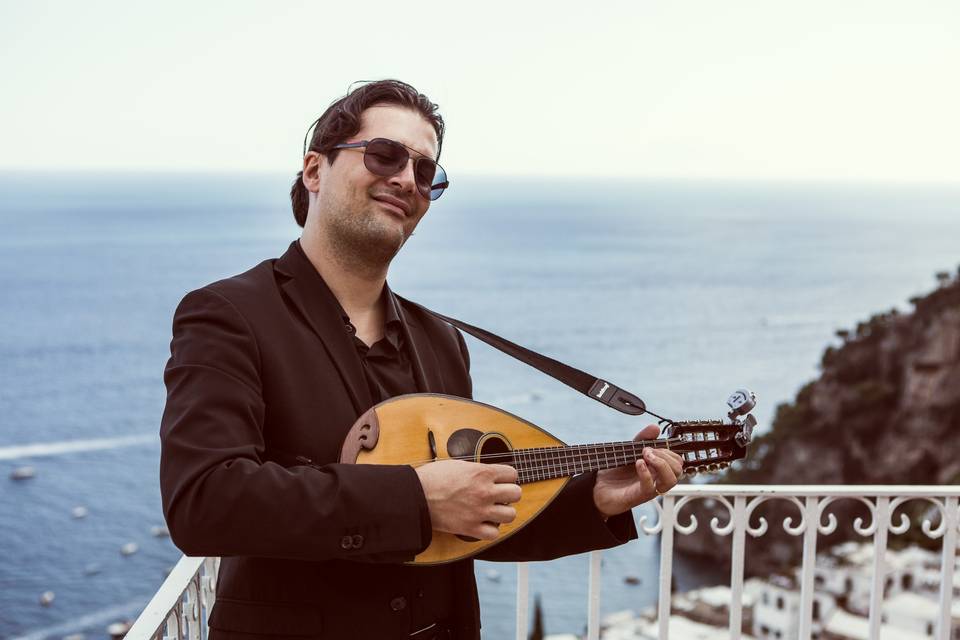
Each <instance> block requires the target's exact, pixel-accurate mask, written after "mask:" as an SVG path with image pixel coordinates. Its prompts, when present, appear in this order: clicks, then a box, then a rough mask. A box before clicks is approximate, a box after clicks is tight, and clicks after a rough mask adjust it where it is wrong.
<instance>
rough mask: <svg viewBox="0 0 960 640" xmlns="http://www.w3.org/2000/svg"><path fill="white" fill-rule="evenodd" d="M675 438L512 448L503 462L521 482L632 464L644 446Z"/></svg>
mask: <svg viewBox="0 0 960 640" xmlns="http://www.w3.org/2000/svg"><path fill="white" fill-rule="evenodd" d="M677 442H679V440H662V439H661V440H644V441H640V442H634V441H632V440H628V441H626V442H602V443H598V444H577V445H573V446H570V447H537V448H533V449H514V450H513V451H512V452H511V453H512V457H513V460H512V461H511V462H508V463H507V464H510V465H511V466H513V467H514V468H516V470H517V472H518V476H519V480H518V482H519V483H520V484H525V483H528V482H537V481H540V480H550V479H551V478H563V477H566V476H573V475H576V474H578V473H584V472H587V471H594V470H597V471H599V470H601V469H612V468H614V467H622V466H625V465H628V464H633V463H634V462H636V461H637V460H639V459H640V458H641V457H642V456H643V450H644V449H645V448H648V447H656V448H667V447H668V445H674V444H677Z"/></svg>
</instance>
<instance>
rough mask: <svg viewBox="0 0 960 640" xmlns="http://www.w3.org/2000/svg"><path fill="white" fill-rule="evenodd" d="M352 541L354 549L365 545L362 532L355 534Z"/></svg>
mask: <svg viewBox="0 0 960 640" xmlns="http://www.w3.org/2000/svg"><path fill="white" fill-rule="evenodd" d="M351 542H352V544H351V546H352V547H353V548H354V549H359V548H360V547H362V546H363V536H361V535H360V534H357V535H355V536H353V539H352V540H351Z"/></svg>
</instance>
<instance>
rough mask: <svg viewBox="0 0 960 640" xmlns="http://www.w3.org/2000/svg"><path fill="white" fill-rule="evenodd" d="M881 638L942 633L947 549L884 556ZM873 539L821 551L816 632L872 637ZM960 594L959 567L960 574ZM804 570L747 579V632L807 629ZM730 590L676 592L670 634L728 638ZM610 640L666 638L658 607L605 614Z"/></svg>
mask: <svg viewBox="0 0 960 640" xmlns="http://www.w3.org/2000/svg"><path fill="white" fill-rule="evenodd" d="M884 560H885V562H884V567H885V570H884V576H883V579H882V581H881V584H882V585H883V587H882V588H883V590H884V594H883V605H882V609H881V611H882V614H881V624H880V639H881V640H928V639H929V638H931V637H934V636H936V635H937V634H938V633H939V629H938V625H939V616H940V604H939V597H940V585H939V583H938V579H939V577H940V575H941V567H940V554H939V553H936V552H932V551H927V550H925V549H921V548H919V547H907V548H905V549H903V550H893V549H888V550H887V551H886V554H885V556H884ZM873 566H874V562H873V546H872V545H870V544H866V543H855V542H851V543H845V544H841V545H838V546H836V547H834V548H833V549H831V550H829V551H827V552H824V553H821V554H819V555H818V556H817V561H816V568H815V572H814V599H813V616H812V624H811V635H812V637H813V638H815V639H817V640H868V639H869V638H870V634H869V627H870V623H869V619H868V615H869V609H870V590H871V588H872V585H873ZM954 576H955V579H954V587H953V590H954V594H955V596H956V594H958V593H960V578H958V577H957V576H960V566H958V571H956V572H955V573H954ZM798 579H799V570H797V571H796V572H794V573H792V574H787V575H784V574H776V575H772V576H768V577H766V578H763V579H760V578H751V579H749V580H746V581H745V582H744V585H743V599H742V602H743V608H742V620H743V635H742V636H741V637H743V638H745V639H746V638H750V639H756V640H787V639H792V638H796V637H798V635H799V629H800V615H801V612H800V586H799V583H798ZM730 601H731V590H730V588H729V587H727V586H714V587H706V588H701V589H696V590H693V591H688V592H686V593H677V594H674V596H673V598H672V601H671V612H672V613H671V618H670V634H669V635H670V637H671V638H683V639H684V640H687V639H694V640H721V639H723V638H728V637H729V631H728V620H729V603H730ZM951 624H952V630H951V636H950V637H951V638H952V639H953V640H960V599H957V600H955V601H954V603H953V605H952V612H951ZM600 635H601V637H602V638H604V640H654V639H656V638H659V637H660V636H659V625H658V621H657V619H656V611H655V609H653V608H651V609H648V610H646V611H644V612H643V613H641V614H640V615H639V616H634V615H633V613H632V612H629V611H624V612H619V613H616V614H612V615H610V616H607V617H606V618H604V620H603V622H602V624H601V633H600Z"/></svg>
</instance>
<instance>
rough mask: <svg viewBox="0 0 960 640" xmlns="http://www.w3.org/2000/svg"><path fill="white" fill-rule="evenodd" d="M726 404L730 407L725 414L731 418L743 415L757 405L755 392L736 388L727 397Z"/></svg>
mask: <svg viewBox="0 0 960 640" xmlns="http://www.w3.org/2000/svg"><path fill="white" fill-rule="evenodd" d="M727 406H728V407H730V413H728V414H727V415H728V416H729V417H730V419H731V420H733V419H734V418H736V417H737V416H743V415H746V414H748V413H750V412H751V411H753V408H754V407H755V406H757V394H755V393H754V392H753V391H750V389H737V390H736V391H734V392H733V393H732V394H730V397H729V398H727Z"/></svg>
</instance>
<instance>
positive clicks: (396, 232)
mask: <svg viewBox="0 0 960 640" xmlns="http://www.w3.org/2000/svg"><path fill="white" fill-rule="evenodd" d="M375 207H376V204H375V203H373V202H371V203H370V204H369V205H368V206H365V207H363V208H361V209H359V210H357V209H354V210H353V211H349V210H346V209H340V213H339V214H338V215H335V216H331V217H330V219H329V220H328V224H327V233H326V234H325V235H326V237H327V242H328V246H329V248H330V249H331V250H332V252H333V255H334V256H336V259H337V261H338V262H340V263H341V264H342V265H343V266H345V267H347V268H348V269H350V270H353V271H357V272H361V273H368V274H370V275H374V274H380V273H385V272H386V270H387V268H388V267H389V266H390V263H391V262H392V261H393V258H394V257H395V256H396V255H397V253H399V251H400V248H401V247H403V245H404V243H405V242H406V241H407V235H406V233H405V232H404V230H403V228H402V227H401V226H399V225H397V224H393V223H390V222H389V221H387V220H385V216H387V215H388V214H386V213H384V212H383V211H376V210H375Z"/></svg>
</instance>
